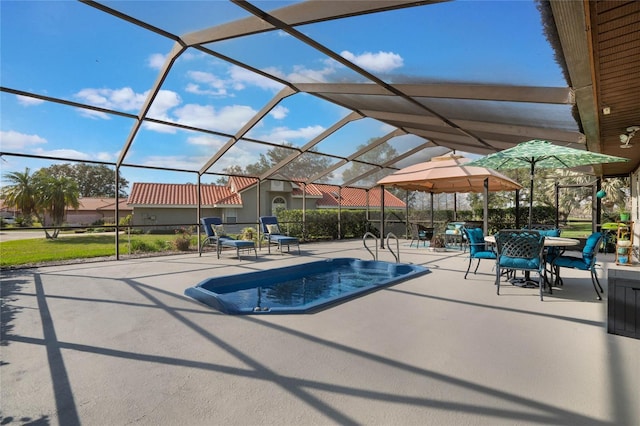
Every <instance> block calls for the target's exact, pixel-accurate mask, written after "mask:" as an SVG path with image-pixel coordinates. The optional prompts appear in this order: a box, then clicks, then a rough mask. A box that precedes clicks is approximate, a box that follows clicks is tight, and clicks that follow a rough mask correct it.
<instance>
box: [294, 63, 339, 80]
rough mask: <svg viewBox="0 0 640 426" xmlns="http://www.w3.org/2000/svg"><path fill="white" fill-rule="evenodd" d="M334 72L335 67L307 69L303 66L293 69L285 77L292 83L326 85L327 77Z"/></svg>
mask: <svg viewBox="0 0 640 426" xmlns="http://www.w3.org/2000/svg"><path fill="white" fill-rule="evenodd" d="M335 72H336V69H335V67H333V66H331V65H329V66H326V67H324V68H321V69H317V70H314V69H309V68H306V67H305V66H303V65H296V66H294V67H293V72H292V73H290V74H289V75H288V76H287V79H288V80H289V81H292V82H294V83H326V82H327V81H328V80H327V77H328V76H329V75H332V74H334V73H335Z"/></svg>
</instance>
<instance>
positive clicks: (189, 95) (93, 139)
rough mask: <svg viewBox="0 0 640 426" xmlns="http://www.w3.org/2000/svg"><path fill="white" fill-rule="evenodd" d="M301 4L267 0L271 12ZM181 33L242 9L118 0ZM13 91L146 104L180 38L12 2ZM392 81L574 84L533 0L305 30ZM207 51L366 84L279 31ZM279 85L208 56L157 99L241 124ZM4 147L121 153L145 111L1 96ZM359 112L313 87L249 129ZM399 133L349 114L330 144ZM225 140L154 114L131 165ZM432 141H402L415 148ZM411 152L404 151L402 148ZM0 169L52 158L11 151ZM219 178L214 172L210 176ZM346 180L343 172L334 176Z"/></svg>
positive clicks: (193, 115)
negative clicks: (350, 118)
mask: <svg viewBox="0 0 640 426" xmlns="http://www.w3.org/2000/svg"><path fill="white" fill-rule="evenodd" d="M291 3H292V2H275V1H261V2H255V4H256V5H257V6H258V7H260V8H262V9H264V10H270V9H273V8H276V7H280V6H284V5H288V4H291ZM105 4H106V5H108V6H110V7H113V8H115V9H117V10H119V11H122V12H123V13H126V14H130V15H132V16H134V17H136V18H139V19H141V20H144V21H147V22H149V23H150V24H152V25H155V26H158V27H160V28H163V29H165V30H167V31H169V32H172V33H174V34H176V35H182V34H185V33H188V32H192V31H196V30H200V29H203V28H206V27H209V26H213V25H217V24H220V23H223V22H225V21H227V20H233V19H239V18H243V17H246V16H247V13H246V12H245V11H244V10H242V9H241V8H239V7H237V6H235V5H234V4H232V3H228V2H224V1H207V2H205V1H195V2H191V1H162V2H148V1H127V2H124V1H117V2H106V3H105ZM0 8H1V9H0V18H1V25H0V26H1V34H0V35H1V40H2V46H1V47H2V49H1V51H0V52H1V53H0V55H1V57H0V60H1V61H0V78H1V84H2V86H3V87H7V88H11V89H17V90H23V91H27V92H32V93H36V94H41V95H46V96H52V97H56V98H61V99H66V100H70V101H74V102H80V103H85V104H90V105H96V106H101V107H104V108H109V109H113V110H117V111H122V112H126V113H130V114H137V112H138V111H139V109H140V107H141V105H142V103H143V101H144V99H145V96H146V93H147V92H148V90H149V89H150V88H151V87H152V85H153V84H154V82H155V80H156V78H157V76H158V71H159V68H160V67H161V66H162V64H163V62H164V59H165V57H166V55H167V53H168V52H169V51H170V50H171V48H172V46H173V41H172V40H169V39H167V38H164V37H162V36H159V35H157V34H153V33H150V32H148V31H145V30H143V29H140V28H138V27H136V26H135V25H132V24H130V23H127V22H124V21H122V20H120V19H117V18H115V17H113V16H110V15H108V14H105V13H103V12H100V11H98V10H96V9H94V8H92V7H90V6H87V5H85V4H82V3H79V2H72V1H47V2H40V1H38V2H35V1H6V0H2V1H0ZM299 30H300V31H302V32H304V33H305V34H307V35H309V36H311V37H313V38H315V39H316V40H318V41H319V42H321V43H323V44H324V45H325V46H327V47H329V48H330V49H332V50H333V51H334V52H337V53H339V54H340V55H342V56H343V57H345V58H348V59H350V60H352V61H353V62H355V63H356V64H358V65H360V66H361V67H363V68H365V69H367V70H369V71H371V72H373V73H375V74H376V75H378V76H381V77H382V78H383V79H384V80H386V81H388V82H404V81H409V82H410V81H453V82H479V83H496V84H518V85H532V86H553V87H565V86H566V82H565V81H564V80H563V78H562V75H561V73H560V71H559V68H558V66H557V65H556V64H555V62H554V60H553V52H552V50H551V48H550V47H549V45H548V43H547V42H546V40H545V38H544V36H543V34H542V26H541V23H540V16H539V13H538V11H537V10H536V7H535V4H534V3H533V2H532V1H524V0H522V1H458V2H448V3H442V4H436V5H430V6H425V7H419V8H410V9H405V10H399V11H393V12H387V13H384V14H373V15H367V16H361V17H355V18H349V19H347V20H339V21H332V22H324V23H319V24H312V25H307V26H304V27H300V28H299ZM207 47H208V48H210V49H212V50H215V51H217V52H220V53H222V54H224V55H228V56H230V57H232V58H234V59H236V60H239V61H246V62H247V63H249V64H250V65H251V66H253V67H255V68H258V69H262V70H264V71H267V72H269V73H272V74H273V75H276V76H282V77H285V78H287V79H290V80H291V81H294V82H312V81H316V82H339V81H360V80H361V78H360V77H358V76H356V75H355V74H354V73H353V72H351V71H349V70H346V69H345V68H344V67H342V66H340V65H339V64H338V63H336V62H335V61H333V60H330V59H328V58H327V57H325V56H324V55H322V54H321V53H320V52H318V51H316V50H314V49H312V48H310V47H309V46H307V45H304V44H302V43H300V42H299V41H297V40H295V39H294V38H293V37H291V36H289V35H286V34H285V33H283V32H280V31H274V32H269V33H265V34H259V35H254V36H249V37H244V38H241V39H233V40H229V41H224V42H219V43H214V44H211V45H208V46H207ZM280 88H281V86H280V85H279V84H278V83H277V82H274V81H273V80H270V79H265V78H263V77H261V76H259V75H256V74H253V73H251V72H248V71H246V70H244V69H242V68H239V67H236V66H234V65H231V64H229V63H226V62H223V61H221V60H218V59H215V58H212V57H210V56H206V55H204V54H202V53H201V52H198V51H196V50H193V49H190V50H187V51H186V52H185V53H184V54H183V55H182V56H181V57H180V58H179V59H178V60H177V61H176V63H175V65H174V67H173V69H172V71H171V73H170V74H169V76H168V78H167V79H166V81H165V82H164V84H163V87H162V90H161V92H160V93H159V95H158V97H157V98H156V101H155V102H154V104H153V106H152V109H151V114H150V115H151V116H152V117H155V118H159V119H162V120H166V121H170V122H180V123H183V124H187V125H193V126H200V127H205V128H208V129H211V130H215V131H219V132H223V133H229V134H233V133H235V132H236V131H237V130H238V129H239V128H240V127H241V126H242V124H243V123H245V122H246V121H247V120H249V119H250V118H251V117H253V116H254V114H255V113H256V112H257V111H259V110H260V109H261V108H262V107H263V106H264V105H265V104H266V103H267V102H268V101H269V100H270V99H271V98H272V97H273V96H274V95H275V94H276V93H277V92H278V91H279V90H280ZM0 106H1V119H0V144H1V145H2V148H1V150H2V152H7V153H26V154H30V155H42V156H54V157H69V158H74V159H85V160H98V161H107V162H115V161H116V160H117V158H118V156H119V154H120V152H121V149H122V147H123V145H124V143H125V141H126V138H127V136H128V135H129V133H130V131H131V129H132V126H133V120H131V119H129V118H122V117H118V116H114V115H107V114H103V113H96V112H90V111H87V110H81V109H77V108H74V107H69V106H64V105H57V104H51V103H48V102H42V101H37V100H34V99H29V98H24V97H19V96H15V95H13V94H8V93H5V92H2V93H0ZM348 113H349V111H348V110H345V109H344V108H342V107H339V106H337V105H333V104H330V103H327V102H325V101H322V100H320V99H318V98H315V97H314V96H310V95H306V94H297V95H295V96H291V97H289V98H287V99H285V100H284V101H283V102H282V103H281V104H280V105H278V107H276V108H275V109H274V110H273V111H272V112H271V113H270V114H269V116H268V117H266V118H265V119H264V120H262V121H261V122H260V123H259V125H258V126H256V127H255V128H254V129H253V130H252V131H251V133H250V134H249V135H248V136H250V137H253V138H256V139H260V140H265V141H270V142H274V143H283V142H287V143H292V144H294V145H296V146H302V145H304V144H305V143H306V142H308V141H309V140H310V139H312V138H313V137H314V136H316V135H317V134H319V133H321V132H322V131H323V130H325V129H327V128H328V127H330V126H331V125H333V124H334V123H335V122H336V121H338V120H339V119H340V118H342V117H344V116H345V115H347V114H348ZM391 130H392V129H391V128H389V126H386V125H384V124H383V123H380V122H378V121H375V120H371V119H364V120H360V121H358V122H356V123H353V124H350V125H349V126H347V127H346V128H345V129H342V130H341V131H340V132H337V133H336V134H334V135H333V136H332V137H331V138H329V139H328V140H326V141H324V142H323V143H321V144H320V145H319V147H318V148H319V150H320V151H323V152H331V153H334V154H337V155H349V154H351V153H352V152H354V151H355V150H356V147H357V146H358V145H360V144H363V143H365V142H367V141H368V140H369V139H371V138H373V137H379V136H382V135H384V134H386V133H388V132H389V131H391ZM226 141H227V138H224V137H215V136H212V135H209V134H204V133H195V132H188V131H184V130H179V129H176V128H171V127H168V126H161V125H155V124H145V125H144V126H143V128H142V129H141V131H140V132H139V133H138V135H137V136H136V138H135V140H134V143H133V144H132V147H131V150H130V151H129V153H128V155H127V157H126V159H125V163H131V164H138V165H148V166H154V167H171V168H180V169H186V170H192V171H194V172H195V171H197V170H199V168H200V167H201V166H202V165H203V164H204V163H205V162H206V161H207V160H208V159H209V158H210V157H211V156H212V155H213V154H215V153H216V152H217V150H218V149H219V148H220V147H221V146H222V145H223V144H224V143H225V142H226ZM420 142H423V141H422V140H420V139H418V138H413V137H404V138H403V140H401V141H400V140H399V141H398V142H397V144H398V146H399V147H400V148H401V149H410V148H411V147H413V146H416V145H417V144H418V143H420ZM266 149H267V148H265V147H263V146H260V145H257V144H251V143H247V142H242V143H238V144H237V145H236V147H234V148H233V149H232V150H230V151H229V152H228V153H227V154H225V155H224V156H223V157H222V158H221V160H220V161H219V163H217V164H215V165H214V166H213V167H212V169H211V170H210V171H214V172H215V171H221V170H222V169H223V168H224V167H227V166H231V165H240V166H244V165H246V164H250V163H253V162H255V161H256V160H257V159H258V156H259V154H260V153H262V152H264V151H265V150H266ZM399 150H400V149H399ZM0 163H1V167H2V173H6V172H8V171H22V170H24V168H25V167H30V168H32V169H34V170H35V169H38V168H40V167H46V166H48V165H50V164H52V162H51V161H48V160H40V159H29V158H22V157H16V156H10V155H6V156H3V158H2V161H1V162H0ZM122 173H123V175H124V177H125V178H126V179H128V180H129V181H130V182H134V181H145V182H149V181H154V182H188V181H190V182H195V179H196V178H195V174H192V173H173V172H159V171H146V170H143V169H139V168H123V170H122ZM215 179H216V177H211V178H209V177H203V182H206V181H207V180H209V181H213V180H215ZM335 183H339V182H335Z"/></svg>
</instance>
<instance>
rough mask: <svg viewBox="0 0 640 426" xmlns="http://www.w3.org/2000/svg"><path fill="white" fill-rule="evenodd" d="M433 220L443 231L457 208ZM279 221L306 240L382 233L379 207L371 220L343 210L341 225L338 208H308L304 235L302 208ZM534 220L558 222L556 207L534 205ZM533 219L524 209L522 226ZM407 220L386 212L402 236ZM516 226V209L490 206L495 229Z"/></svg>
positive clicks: (473, 213) (467, 214)
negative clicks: (378, 223) (379, 229)
mask: <svg viewBox="0 0 640 426" xmlns="http://www.w3.org/2000/svg"><path fill="white" fill-rule="evenodd" d="M433 213H434V215H433V216H434V217H433V221H434V223H435V224H436V232H442V231H443V230H444V227H445V226H446V224H447V222H451V221H453V210H438V211H434V212H433ZM276 216H277V217H278V222H280V226H281V228H282V231H283V232H284V233H286V234H288V235H291V236H294V237H298V238H304V239H306V240H319V239H333V240H335V239H338V238H340V239H343V238H361V237H362V236H363V235H364V234H365V232H367V231H369V232H373V233H374V234H375V235H376V236H378V237H379V236H380V235H379V232H378V229H377V226H375V225H373V226H372V223H373V224H375V223H376V222H379V220H380V211H379V210H369V218H370V220H367V211H366V210H342V211H341V212H340V225H338V210H337V209H326V210H324V209H323V210H308V211H307V212H306V224H307V226H306V233H305V234H304V235H303V229H302V226H303V220H302V210H280V211H278V212H277V214H276ZM482 217H483V211H482V209H479V210H458V211H457V220H459V221H467V220H482ZM532 217H533V219H532V222H533V223H543V224H553V223H554V222H555V209H554V208H553V207H543V206H540V207H534V208H533V215H532ZM528 218H529V210H528V208H520V223H519V225H520V227H522V226H524V225H525V224H526V223H527V221H528ZM430 220H431V219H430V212H426V211H413V210H412V211H410V213H409V221H410V222H412V221H430ZM405 221H406V218H405V212H404V211H395V210H392V211H387V212H385V229H386V231H387V232H390V231H391V232H394V233H396V234H397V235H398V236H399V237H400V236H402V235H403V234H404V233H405V229H404V228H405V227H404V225H403V222H405ZM515 226H516V216H515V208H513V207H512V208H506V209H489V228H490V229H492V230H497V229H505V228H514V227H515Z"/></svg>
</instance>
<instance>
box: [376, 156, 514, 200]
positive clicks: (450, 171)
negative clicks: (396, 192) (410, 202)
mask: <svg viewBox="0 0 640 426" xmlns="http://www.w3.org/2000/svg"><path fill="white" fill-rule="evenodd" d="M470 161H471V160H470V159H468V158H464V157H463V156H460V155H446V156H440V157H434V158H433V159H431V161H427V162H424V163H419V164H414V165H413V166H409V167H405V168H404V169H401V170H398V171H397V172H394V173H392V174H390V175H388V176H386V177H384V178H382V179H380V180H379V181H378V184H380V185H385V186H394V187H396V188H402V189H406V190H411V191H424V192H432V193H434V194H438V193H458V192H460V193H465V192H484V190H485V186H484V182H485V180H488V185H489V186H488V190H489V191H490V192H497V191H514V190H516V189H520V188H522V186H521V185H520V184H519V183H518V182H516V181H514V180H512V179H510V178H509V177H507V176H505V175H503V174H501V173H498V172H496V171H495V170H492V169H486V168H484V167H472V166H467V165H466V163H468V162H470Z"/></svg>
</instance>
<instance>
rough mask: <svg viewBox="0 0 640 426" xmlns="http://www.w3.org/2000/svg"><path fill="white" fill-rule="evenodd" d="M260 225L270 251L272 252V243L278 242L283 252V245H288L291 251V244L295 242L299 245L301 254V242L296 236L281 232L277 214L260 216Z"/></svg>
mask: <svg viewBox="0 0 640 426" xmlns="http://www.w3.org/2000/svg"><path fill="white" fill-rule="evenodd" d="M260 227H261V228H262V233H263V235H264V238H265V239H266V240H267V247H268V248H269V253H271V244H276V245H277V246H278V248H279V249H280V254H282V246H283V245H285V246H287V251H290V249H291V248H290V246H291V245H292V244H295V245H296V246H298V254H300V242H299V241H298V239H297V238H295V237H289V236H288V235H283V234H281V233H280V232H281V231H280V225H279V224H278V218H277V217H275V216H260Z"/></svg>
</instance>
